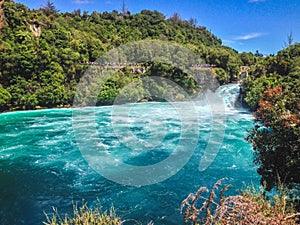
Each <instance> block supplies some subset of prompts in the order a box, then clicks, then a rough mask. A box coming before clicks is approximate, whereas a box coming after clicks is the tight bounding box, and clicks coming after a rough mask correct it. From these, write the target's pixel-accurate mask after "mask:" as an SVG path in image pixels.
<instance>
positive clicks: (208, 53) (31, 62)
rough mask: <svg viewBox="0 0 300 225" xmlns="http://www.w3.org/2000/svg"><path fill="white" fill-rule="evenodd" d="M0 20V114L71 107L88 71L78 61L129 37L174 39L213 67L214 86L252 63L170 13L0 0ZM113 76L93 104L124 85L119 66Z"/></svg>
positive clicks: (124, 74) (126, 74)
mask: <svg viewBox="0 0 300 225" xmlns="http://www.w3.org/2000/svg"><path fill="white" fill-rule="evenodd" d="M2 18H3V19H2V22H1V24H2V25H1V33H0V36H1V39H0V61H1V62H0V77H1V83H0V95H1V100H0V110H1V111H4V110H8V109H35V108H40V107H57V106H68V105H71V104H72V99H73V96H74V88H75V87H76V84H77V83H78V81H79V79H80V78H81V76H82V74H83V73H84V71H85V70H86V69H87V66H86V65H83V64H80V63H81V62H94V61H95V60H96V59H97V58H99V57H100V56H101V55H103V54H104V53H105V52H107V51H108V50H110V49H113V48H114V47H117V46H120V45H122V44H125V43H129V42H132V41H138V40H144V39H155V40H162V41H171V42H173V43H178V44H180V45H182V46H184V47H186V48H188V49H190V50H191V51H193V52H195V53H196V54H198V55H199V57H200V58H201V59H203V62H202V63H208V64H214V65H215V66H216V68H215V69H214V73H215V74H216V75H217V76H218V78H219V80H220V82H221V83H226V82H229V81H233V80H234V79H236V76H237V74H238V71H239V66H241V65H243V64H245V63H246V64H249V63H251V62H252V61H254V60H255V59H254V58H255V56H254V55H253V54H251V53H244V54H245V57H241V56H240V55H239V54H238V53H237V52H236V51H235V50H233V49H231V48H228V47H225V46H222V42H221V40H220V39H218V38H217V37H216V36H214V35H213V34H212V33H210V32H209V31H208V30H207V29H206V28H205V27H203V26H197V25H196V24H195V22H193V21H194V20H193V19H191V20H190V21H185V20H181V19H180V17H179V15H178V14H177V13H174V15H173V16H172V17H170V18H166V17H165V16H164V15H163V14H161V13H160V12H157V11H149V10H143V11H141V12H140V13H137V14H134V15H131V14H130V12H129V11H126V12H118V11H113V12H103V13H98V12H92V13H91V14H88V13H87V12H85V11H84V12H81V11H80V10H76V11H74V12H71V13H69V12H66V13H59V11H58V10H57V9H56V8H55V6H54V5H53V4H52V3H51V2H48V3H47V4H46V5H45V6H44V7H42V8H41V9H39V10H29V9H28V8H27V7H26V6H25V5H22V4H18V3H14V2H13V1H10V0H5V1H2ZM109 63H114V62H109ZM154 66H156V67H158V68H160V69H161V71H162V70H164V71H165V72H168V73H170V71H171V72H172V71H174V73H173V75H172V76H175V77H176V76H177V78H178V79H177V80H182V79H181V78H182V77H184V75H182V74H180V73H179V72H178V71H176V70H174V68H173V69H172V68H171V67H170V66H169V67H168V66H167V65H157V64H155V65H154ZM147 68H149V70H151V68H152V71H153V70H155V68H153V67H147ZM117 73H118V74H117V75H116V76H115V79H114V80H113V81H112V80H110V84H107V85H108V87H107V88H104V89H105V90H106V92H105V93H100V95H101V96H99V99H98V102H97V104H98V105H102V104H109V103H112V101H111V99H112V98H113V97H114V96H115V95H116V93H117V91H118V90H120V88H121V87H122V86H124V85H125V84H126V82H124V80H126V79H127V81H128V82H129V81H130V80H132V76H130V74H129V71H128V69H126V68H124V69H123V70H122V71H118V72H117ZM162 73H163V72H162ZM175 73H177V75H176V74H175ZM148 74H149V73H148ZM159 76H160V75H159ZM178 76H179V77H178ZM135 77H139V76H138V75H137V76H135ZM185 77H186V76H185ZM173 80H174V79H173ZM175 80H176V79H175ZM190 83H191V82H190ZM190 89H193V88H190Z"/></svg>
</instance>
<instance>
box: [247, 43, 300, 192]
mask: <svg viewBox="0 0 300 225" xmlns="http://www.w3.org/2000/svg"><path fill="white" fill-rule="evenodd" d="M243 87H244V90H245V92H246V98H245V101H246V102H247V103H248V105H249V107H250V108H251V109H252V111H254V112H255V113H254V116H255V118H256V120H257V124H256V126H255V128H253V129H252V130H251V131H250V134H249V136H248V137H247V140H248V141H249V142H251V143H252V144H253V147H254V150H255V157H254V160H255V163H256V164H257V165H259V169H258V173H259V174H260V175H262V183H263V184H264V185H265V186H266V189H267V190H270V189H272V188H274V187H275V188H278V186H280V185H283V186H285V187H288V188H289V189H293V190H295V189H298V190H300V187H299V184H300V149H299V147H300V127H299V126H300V44H299V43H298V44H293V45H290V46H289V47H287V48H286V49H284V50H281V51H279V52H278V54H277V55H276V56H268V57H265V58H261V59H260V60H259V61H258V62H257V63H256V64H255V65H254V66H252V67H251V71H250V76H248V77H247V79H246V80H244V82H243Z"/></svg>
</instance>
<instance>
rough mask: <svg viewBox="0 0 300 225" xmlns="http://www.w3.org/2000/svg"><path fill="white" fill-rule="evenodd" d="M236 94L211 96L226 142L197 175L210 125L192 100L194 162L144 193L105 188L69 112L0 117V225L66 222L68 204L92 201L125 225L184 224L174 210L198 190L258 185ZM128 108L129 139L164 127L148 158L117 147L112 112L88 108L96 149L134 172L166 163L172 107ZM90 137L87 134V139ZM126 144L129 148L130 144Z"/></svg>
mask: <svg viewBox="0 0 300 225" xmlns="http://www.w3.org/2000/svg"><path fill="white" fill-rule="evenodd" d="M238 91H239V87H238V85H235V84H231V85H226V86H221V87H220V88H219V90H218V93H219V95H221V96H222V98H223V100H224V103H225V106H226V111H225V135H224V139H223V141H222V144H221V145H220V148H219V151H218V154H217V156H216V157H215V159H214V160H213V161H212V163H211V164H210V165H209V166H208V168H207V169H205V170H199V162H200V160H201V157H203V155H204V149H205V147H206V146H207V144H208V141H209V138H210V135H211V133H212V126H213V124H212V123H213V122H212V121H215V120H212V118H211V113H209V109H208V108H209V106H208V105H206V104H205V101H200V100H199V105H196V108H197V110H198V112H199V123H198V125H196V126H198V129H199V138H198V140H197V143H196V148H195V150H194V152H193V154H192V155H191V157H190V158H189V160H188V161H187V163H186V164H185V165H183V167H182V168H180V170H179V171H178V172H177V173H176V174H175V175H173V176H170V177H169V178H168V179H165V180H163V181H161V182H158V183H154V184H151V185H145V186H143V185H141V186H130V185H124V184H120V183H118V182H114V181H111V180H109V179H106V178H105V177H104V176H102V175H101V173H98V172H96V171H95V170H94V169H93V168H91V167H90V166H89V163H88V162H87V161H86V160H85V158H84V156H83V154H82V151H80V148H79V147H78V144H77V140H76V135H75V133H74V126H73V125H72V118H73V111H74V109H49V110H37V111H21V112H8V113H2V114H0V224H1V225H2V224H3V225H6V224H10V225H11V224H26V225H27V224H42V222H43V221H45V220H46V219H45V215H44V213H47V214H51V213H52V212H53V209H52V207H55V208H57V209H58V211H59V212H60V213H61V214H62V215H64V214H65V213H69V214H72V208H73V204H74V203H79V204H80V203H81V202H82V200H83V199H84V200H85V201H86V202H87V203H88V204H89V205H90V206H91V207H93V206H95V205H97V204H98V202H99V201H100V203H101V205H102V206H103V208H104V209H109V208H110V207H111V205H113V206H114V208H115V209H116V212H117V214H118V215H121V216H122V218H123V219H124V220H125V219H128V221H127V222H125V223H124V224H138V223H136V222H135V221H139V222H141V223H142V224H147V223H148V222H149V221H153V222H154V224H155V225H161V224H184V221H183V216H182V215H181V214H180V210H179V209H180V205H181V202H182V200H183V199H184V198H185V197H186V196H187V195H188V194H189V193H191V192H195V191H197V189H198V188H199V187H200V186H207V187H211V186H212V185H213V184H214V182H215V181H217V180H218V179H220V178H223V177H227V178H228V180H227V181H226V182H225V183H231V184H232V188H231V189H230V190H229V191H228V192H227V194H237V193H239V191H240V190H241V189H242V188H243V187H244V185H251V184H254V185H258V183H259V176H258V175H257V173H256V166H255V165H254V164H253V162H252V159H253V155H252V147H251V145H250V144H248V143H246V142H245V140H244V138H245V137H246V135H247V130H249V129H251V127H252V126H253V117H252V115H251V113H250V112H249V111H247V110H246V109H243V108H238V107H235V104H234V103H235V101H236V98H237V95H238ZM130 106H131V111H130V115H131V119H132V118H133V119H132V120H131V122H130V130H131V132H132V134H134V135H135V136H136V137H137V138H138V139H139V140H140V139H145V140H147V138H149V135H150V133H159V132H162V130H161V127H160V126H158V127H157V130H155V127H156V126H155V123H154V125H153V121H164V124H165V129H163V131H166V132H167V133H166V134H165V135H164V138H163V140H162V142H161V143H160V144H158V145H157V147H156V148H155V149H151V150H147V151H142V150H132V149H130V146H129V147H128V146H125V145H124V144H122V143H121V141H124V140H120V139H118V138H117V137H116V136H115V135H114V133H115V132H114V131H115V129H118V126H121V124H120V125H119V124H118V123H115V124H114V126H115V127H113V126H112V116H111V112H112V109H113V107H112V106H104V107H95V108H91V110H93V112H94V115H95V124H96V129H97V132H96V135H97V136H98V137H100V138H101V140H102V141H101V143H100V144H101V145H102V146H105V148H106V150H107V151H108V152H110V153H111V154H112V155H113V157H115V158H116V159H117V160H118V161H122V162H124V163H127V164H130V165H134V166H136V167H137V166H146V165H152V164H155V163H158V162H160V161H163V160H164V159H166V158H168V156H169V155H170V154H172V150H173V149H175V148H176V145H178V142H179V139H180V137H181V136H180V132H181V129H180V123H178V116H177V115H176V112H174V109H173V108H172V105H171V104H170V103H167V102H161V103H158V102H148V103H137V104H131V105H130ZM116 107H122V106H116ZM217 116H218V115H215V117H217ZM223 116H224V115H223ZM215 119H216V118H215ZM150 123H152V125H151V126H150V125H149V124H150ZM84 129H85V128H84V127H83V128H82V131H84ZM120 129H121V128H120ZM121 130H122V129H121ZM94 135H95V134H94ZM94 135H90V134H89V133H87V135H86V138H87V139H89V138H93V137H92V136H94ZM150 136H151V135H150ZM125 138H126V137H125ZM130 138H131V136H129V137H128V139H129V140H127V141H128V143H129V142H130V141H132V142H133V143H134V141H135V140H136V139H133V140H130ZM187 147H188V146H187ZM91 148H92V146H91ZM116 172H118V171H116ZM133 179H134V176H133ZM145 179H146V178H145Z"/></svg>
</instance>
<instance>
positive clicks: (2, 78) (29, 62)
mask: <svg viewBox="0 0 300 225" xmlns="http://www.w3.org/2000/svg"><path fill="white" fill-rule="evenodd" d="M0 14H1V15H0V111H6V110H12V109H37V108H41V107H60V106H70V105H71V104H72V102H73V98H74V92H75V89H76V86H77V84H78V82H79V80H80V78H81V77H82V75H83V74H84V71H86V69H87V68H88V67H89V66H88V65H86V64H85V62H94V61H95V60H97V59H98V58H99V57H100V56H101V55H103V54H104V53H105V52H107V51H109V50H111V49H113V48H114V47H118V46H120V45H122V44H125V43H130V42H133V41H139V40H145V39H155V40H160V41H170V42H173V43H177V44H180V45H182V46H184V47H186V48H188V49H190V50H191V51H193V52H194V53H195V54H197V55H199V57H200V58H201V59H202V60H203V62H201V63H206V64H210V65H215V67H214V68H212V69H211V70H212V71H213V74H214V75H215V76H216V77H217V79H218V81H219V82H220V83H221V84H223V83H228V82H233V81H236V79H237V78H238V75H239V70H240V66H249V68H250V69H249V76H248V77H247V78H246V79H245V80H244V81H243V83H242V86H243V90H244V92H245V102H246V103H247V105H248V106H249V107H250V109H251V110H252V111H254V112H255V113H254V115H255V118H256V120H257V124H256V126H255V128H253V130H252V131H250V132H249V136H248V138H247V140H248V141H249V142H251V143H252V144H253V146H254V149H255V162H256V163H257V164H258V165H259V170H258V172H259V174H260V175H262V183H264V184H265V185H266V188H267V189H268V190H270V189H271V188H273V187H277V186H278V184H281V183H283V184H285V185H287V186H288V187H289V188H298V189H299V186H297V185H299V183H300V174H299V173H300V160H299V159H300V150H299V146H300V129H299V125H300V114H299V110H300V94H299V93H300V92H299V87H300V79H299V78H300V44H291V45H290V46H288V47H287V48H286V49H284V50H281V51H279V52H278V54H277V55H270V56H267V57H263V56H262V55H261V54H259V53H258V52H257V53H256V54H253V53H245V52H244V53H238V52H237V51H235V50H233V49H231V48H229V47H226V46H223V45H222V41H221V40H220V39H219V38H217V37H216V36H215V35H213V34H212V33H211V32H209V31H208V30H207V29H206V28H205V27H204V26H198V25H197V24H196V23H195V20H194V19H192V18H191V20H190V21H186V20H182V19H180V16H179V15H178V14H177V13H174V15H173V16H171V17H170V18H166V17H165V16H164V15H163V14H162V13H160V12H158V11H149V10H142V11H141V12H140V13H137V14H131V13H130V12H129V11H123V12H118V11H113V12H102V13H100V12H96V11H95V12H92V13H88V12H86V11H84V12H81V11H80V10H75V11H74V12H64V13H60V12H59V11H58V10H57V9H56V7H55V6H54V5H53V4H52V3H51V2H48V3H47V4H46V5H45V6H44V7H42V8H41V9H38V10H29V9H28V8H27V7H26V6H25V5H22V4H17V3H14V2H13V1H12V0H2V1H0ZM110 63H114V62H110ZM142 66H143V67H145V68H147V70H146V71H144V72H143V73H141V72H134V74H132V71H130V67H126V66H124V67H122V69H120V70H118V71H117V72H116V74H115V75H114V76H113V77H112V79H110V80H109V81H108V82H107V84H105V85H106V86H105V88H103V89H102V91H101V93H97V95H98V96H97V104H98V105H106V104H111V103H112V102H113V100H114V98H115V97H116V95H117V94H118V92H119V90H121V89H122V87H124V86H125V85H126V84H128V83H130V82H132V81H139V80H140V79H141V78H142V77H145V76H151V75H153V74H156V75H158V76H162V77H166V78H169V79H171V80H173V81H174V82H177V83H179V84H180V86H182V87H183V88H184V89H186V90H187V92H189V93H193V92H195V91H196V90H197V85H196V84H195V82H194V81H192V80H189V79H190V78H189V76H188V75H187V74H185V73H184V72H183V71H180V70H178V69H176V68H174V67H172V66H171V65H165V64H161V63H155V62H145V63H144V64H143V65H142ZM150 97H151V96H149V98H150Z"/></svg>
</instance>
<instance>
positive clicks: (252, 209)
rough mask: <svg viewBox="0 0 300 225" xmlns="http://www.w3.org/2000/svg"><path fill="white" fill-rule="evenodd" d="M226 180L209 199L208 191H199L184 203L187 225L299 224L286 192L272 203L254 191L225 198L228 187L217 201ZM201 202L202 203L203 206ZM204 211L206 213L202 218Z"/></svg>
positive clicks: (203, 189)
mask: <svg viewBox="0 0 300 225" xmlns="http://www.w3.org/2000/svg"><path fill="white" fill-rule="evenodd" d="M223 180H224V179H220V180H218V181H217V182H216V183H215V184H214V185H213V187H212V189H211V191H210V193H209V196H208V197H204V196H203V194H202V193H203V192H204V191H205V192H208V189H207V188H206V187H200V188H199V189H198V191H197V192H196V194H193V193H190V194H189V195H188V197H187V198H186V199H184V200H183V201H182V204H181V212H183V209H185V213H184V219H185V222H186V224H189V223H191V224H194V225H195V224H220V225H221V224H224V225H225V224H226V225H230V224H232V225H234V224H270V225H285V224H290V225H296V224H298V221H299V220H298V217H299V216H300V213H297V212H296V211H295V210H294V208H293V204H292V203H291V202H289V201H288V198H287V196H286V195H285V194H284V193H283V192H282V194H281V195H279V196H274V197H273V198H272V199H270V200H268V199H267V198H266V197H265V195H264V193H263V191H259V192H257V191H256V190H255V189H254V188H253V189H252V190H251V189H248V190H245V191H243V192H242V194H241V195H237V196H228V197H224V195H223V192H224V191H226V190H227V189H228V188H229V185H227V186H225V187H223V188H222V189H221V190H220V193H219V199H216V191H217V189H218V188H219V187H220V185H222V181H223ZM198 201H202V204H199V203H198ZM197 203H198V204H197ZM198 205H199V206H198ZM213 206H214V207H213ZM203 211H206V213H205V214H203V213H202V214H201V212H203Z"/></svg>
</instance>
